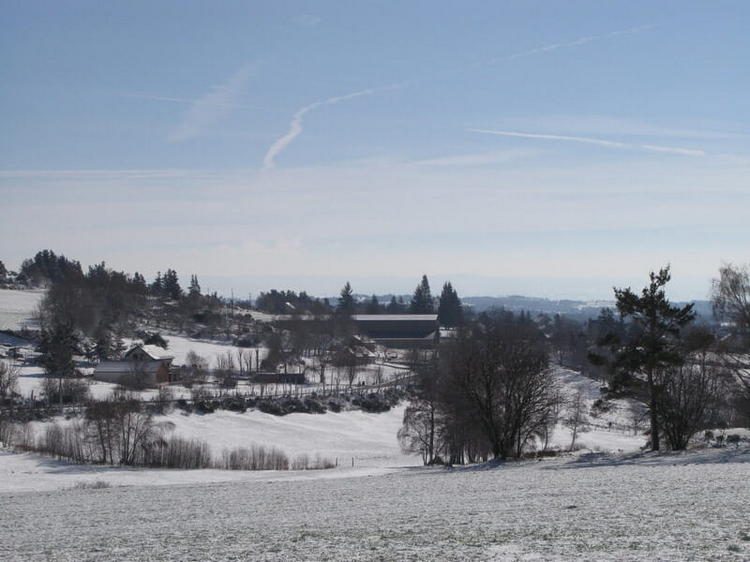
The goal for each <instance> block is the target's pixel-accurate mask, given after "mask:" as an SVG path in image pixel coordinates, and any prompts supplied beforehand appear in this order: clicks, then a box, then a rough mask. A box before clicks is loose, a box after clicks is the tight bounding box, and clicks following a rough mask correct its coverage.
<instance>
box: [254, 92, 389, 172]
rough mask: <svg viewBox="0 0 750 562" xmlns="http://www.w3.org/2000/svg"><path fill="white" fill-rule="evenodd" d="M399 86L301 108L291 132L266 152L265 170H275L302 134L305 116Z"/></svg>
mask: <svg viewBox="0 0 750 562" xmlns="http://www.w3.org/2000/svg"><path fill="white" fill-rule="evenodd" d="M398 87H399V86H398V85H394V86H387V87H384V88H368V89H367V90H360V91H358V92H352V93H351V94H346V95H343V96H335V97H332V98H328V99H326V100H323V101H316V102H313V103H311V104H309V105H306V106H304V107H301V108H300V109H298V110H297V111H295V112H294V115H293V116H292V121H291V123H290V124H289V131H288V132H287V133H286V134H285V135H284V136H283V137H280V138H279V139H277V140H276V142H274V143H273V144H272V145H271V146H270V148H269V149H268V152H266V156H265V157H264V158H263V168H264V169H266V170H267V169H270V168H273V167H274V166H275V165H276V162H275V160H276V157H277V156H278V155H279V154H280V153H281V152H282V151H283V150H284V149H285V148H286V147H287V146H289V144H290V143H291V142H292V141H293V140H294V139H296V138H297V137H298V136H299V135H300V134H302V122H303V120H304V118H305V115H307V114H308V113H310V112H311V111H314V110H315V109H318V108H319V107H322V106H324V105H335V104H337V103H340V102H342V101H347V100H351V99H354V98H359V97H362V96H370V95H372V94H374V93H376V92H382V91H385V90H393V89H395V88H398Z"/></svg>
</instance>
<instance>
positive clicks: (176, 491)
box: [0, 449, 750, 561]
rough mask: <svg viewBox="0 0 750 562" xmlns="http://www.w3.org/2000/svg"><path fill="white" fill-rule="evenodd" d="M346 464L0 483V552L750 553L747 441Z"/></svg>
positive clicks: (685, 556) (599, 556) (187, 555)
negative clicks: (153, 482) (78, 483)
mask: <svg viewBox="0 0 750 562" xmlns="http://www.w3.org/2000/svg"><path fill="white" fill-rule="evenodd" d="M3 458H4V456H3V455H0V459H3ZM51 464H53V465H54V464H55V463H51ZM68 468H69V467H67V466H65V465H61V466H58V467H56V468H55V467H53V469H55V470H59V471H60V472H64V471H66V470H68ZM79 469H80V467H75V470H79ZM355 471H356V469H355ZM130 472H131V473H136V472H144V471H130ZM154 472H155V474H154V478H155V479H156V478H160V477H162V476H161V475H162V474H163V473H170V472H174V473H176V474H178V475H191V474H197V473H204V472H216V471H154ZM355 473H356V472H355ZM353 474H354V473H351V474H348V473H346V472H344V471H341V472H338V473H336V471H317V472H314V473H313V472H310V473H304V474H303V475H302V476H303V477H306V478H309V479H307V480H299V479H295V478H294V477H295V476H296V475H295V474H294V473H291V472H288V473H254V474H249V475H248V474H247V473H229V475H230V476H231V477H232V480H233V481H225V482H215V481H211V482H204V483H201V484H197V483H195V482H194V481H191V480H190V479H188V480H184V481H183V484H178V482H179V480H177V479H174V480H172V482H173V483H174V484H175V485H171V486H156V487H153V486H151V487H144V486H141V485H133V486H129V487H113V488H109V489H99V490H92V489H67V490H56V491H46V492H45V491H42V492H17V491H16V492H10V493H8V492H6V493H2V494H0V505H2V510H0V558H1V559H3V560H29V559H44V560H76V561H78V560H112V559H117V560H201V561H202V560H347V561H348V560H580V559H584V560H747V559H748V557H750V522H748V519H747V513H748V511H747V506H748V502H750V488H748V486H747V478H748V475H750V451H748V450H743V449H739V450H731V449H722V450H706V451H703V452H698V453H688V454H679V455H678V454H674V455H664V456H653V455H637V456H636V455H634V456H625V457H623V456H619V457H613V456H608V455H604V454H593V455H587V456H583V457H577V458H565V459H556V460H549V461H539V462H525V463H507V464H505V465H499V466H485V467H479V468H469V469H453V470H449V469H436V468H435V469H425V468H412V469H400V470H397V471H390V472H387V473H382V472H377V471H372V470H370V471H361V472H359V474H360V475H367V476H369V477H361V478H354V477H348V476H352V475H353ZM80 476H81V475H80V474H77V475H74V476H73V478H80ZM331 476H343V477H338V478H332V477H331ZM165 478H168V479H169V477H168V476H167V477H165ZM126 483H127V482H126Z"/></svg>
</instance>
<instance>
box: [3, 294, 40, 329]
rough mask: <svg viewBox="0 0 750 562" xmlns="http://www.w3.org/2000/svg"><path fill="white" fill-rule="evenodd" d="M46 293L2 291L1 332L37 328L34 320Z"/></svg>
mask: <svg viewBox="0 0 750 562" xmlns="http://www.w3.org/2000/svg"><path fill="white" fill-rule="evenodd" d="M43 297H44V291H13V290H10V289H0V330H21V329H23V328H35V327H37V326H38V322H37V321H36V320H35V319H34V318H33V317H34V314H35V311H36V309H37V307H38V306H39V303H40V302H41V301H42V298H43Z"/></svg>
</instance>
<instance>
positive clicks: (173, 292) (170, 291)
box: [163, 269, 182, 301]
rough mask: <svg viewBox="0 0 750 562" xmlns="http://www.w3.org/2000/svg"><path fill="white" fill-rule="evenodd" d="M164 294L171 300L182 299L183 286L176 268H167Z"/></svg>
mask: <svg viewBox="0 0 750 562" xmlns="http://www.w3.org/2000/svg"><path fill="white" fill-rule="evenodd" d="M163 292H164V296H165V297H166V298H168V299H171V300H174V301H176V300H180V297H182V288H181V287H180V282H179V280H178V278H177V272H176V271H175V270H174V269H167V272H166V273H165V274H164V280H163Z"/></svg>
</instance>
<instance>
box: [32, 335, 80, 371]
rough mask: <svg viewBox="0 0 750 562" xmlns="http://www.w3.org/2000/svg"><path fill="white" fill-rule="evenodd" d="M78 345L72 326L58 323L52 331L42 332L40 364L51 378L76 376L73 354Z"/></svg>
mask: <svg viewBox="0 0 750 562" xmlns="http://www.w3.org/2000/svg"><path fill="white" fill-rule="evenodd" d="M76 344H77V340H76V337H75V335H74V333H73V326H72V325H70V324H63V323H56V324H54V325H53V326H52V327H51V328H50V329H46V330H42V341H41V343H40V344H39V348H40V351H41V352H42V356H41V359H40V363H41V365H42V367H44V370H45V372H46V373H47V374H48V375H49V376H52V377H59V378H65V377H72V376H73V375H74V374H75V363H74V362H73V352H74V350H75V348H76Z"/></svg>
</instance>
